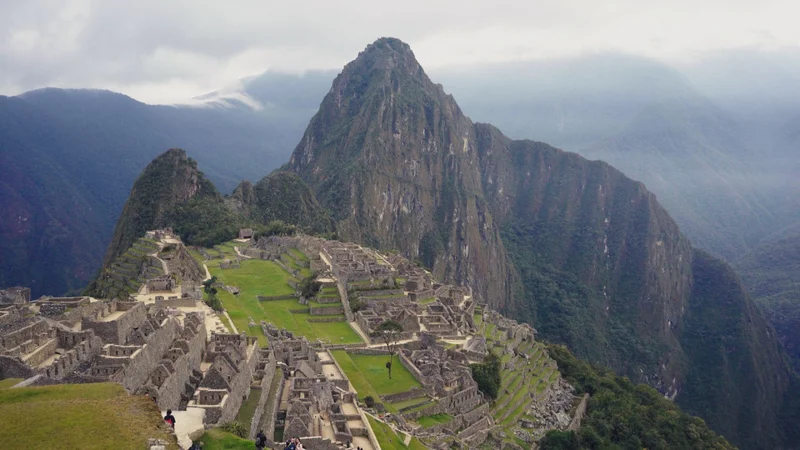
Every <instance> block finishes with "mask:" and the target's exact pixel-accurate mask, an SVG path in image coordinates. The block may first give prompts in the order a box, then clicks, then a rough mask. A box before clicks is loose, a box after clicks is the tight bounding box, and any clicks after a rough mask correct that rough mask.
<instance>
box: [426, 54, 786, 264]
mask: <svg viewBox="0 0 800 450" xmlns="http://www.w3.org/2000/svg"><path fill="white" fill-rule="evenodd" d="M709 65H710V66H714V65H715V64H714V63H709ZM705 69H707V68H706V67H705V66H704V65H703V64H698V67H697V70H696V71H693V72H692V74H694V75H696V74H697V72H702V71H703V70H705ZM710 69H713V67H711V68H710ZM768 71H769V70H768ZM441 72H442V73H441V75H442V78H441V79H443V80H445V81H446V85H447V86H448V88H449V89H451V90H452V92H453V94H454V95H456V96H457V97H458V98H459V103H460V104H461V106H462V107H463V108H465V110H467V111H469V112H470V115H471V116H472V117H473V118H476V119H479V120H481V121H488V122H491V123H492V124H494V125H496V126H498V127H500V128H501V129H502V130H503V131H504V132H506V133H507V134H508V135H509V136H511V137H514V138H520V139H521V138H530V139H537V140H543V141H545V142H548V143H550V144H552V145H555V146H557V147H559V148H564V149H567V150H570V151H575V152H578V153H580V154H581V155H583V156H584V157H586V158H589V159H601V160H603V161H607V162H609V163H610V164H612V165H614V167H616V168H618V169H620V170H622V171H623V172H625V174H627V175H628V176H630V177H632V178H634V179H637V180H641V181H642V182H644V183H645V184H646V185H647V186H648V189H650V190H651V191H652V192H653V193H655V194H656V195H658V198H659V201H660V202H661V203H662V204H663V205H664V207H666V208H667V210H668V211H669V212H670V215H671V216H672V217H673V218H674V219H675V221H676V222H677V223H678V224H679V225H680V227H681V229H682V230H683V232H684V233H685V234H686V235H687V236H688V237H689V238H690V239H691V240H692V242H693V243H694V244H695V245H697V246H699V247H701V248H704V249H707V250H709V251H711V252H713V253H715V254H717V255H721V256H723V257H725V258H726V259H728V260H729V261H732V260H734V259H735V258H736V257H738V256H739V255H740V254H741V253H742V252H743V251H746V250H747V249H748V248H750V247H751V246H752V245H754V244H756V243H757V242H758V240H759V239H760V238H762V237H763V236H765V235H766V234H768V233H770V232H772V231H775V230H777V229H779V228H781V227H783V226H785V225H786V224H785V223H783V222H781V221H780V218H779V215H780V214H779V212H780V209H781V208H782V207H783V206H782V205H783V204H782V203H781V202H778V201H776V200H777V198H778V197H779V196H780V191H781V189H782V187H781V184H785V182H786V181H787V180H790V179H791V178H792V177H790V176H788V172H787V174H785V175H784V174H783V171H779V172H776V171H775V170H774V169H773V166H765V165H764V164H763V162H765V160H768V159H772V158H773V155H772V154H770V153H768V150H769V145H768V144H766V143H765V140H764V139H763V136H764V134H765V133H762V132H758V133H756V131H757V130H756V128H763V126H762V123H761V122H762V119H761V118H756V117H753V116H752V115H750V114H749V112H750V110H751V109H753V108H752V105H751V104H744V102H742V101H739V102H736V103H728V102H725V103H723V105H724V106H726V107H727V108H725V109H724V108H722V107H720V106H718V105H717V104H715V103H714V102H712V101H710V100H709V99H708V98H706V97H705V96H704V94H705V93H706V92H710V93H712V94H714V93H716V92H717V90H718V89H719V88H717V89H716V90H715V89H714V88H712V86H709V83H704V84H703V85H702V86H703V88H704V90H702V91H698V90H697V89H696V88H695V87H694V86H693V85H692V82H691V81H690V80H689V79H688V78H687V77H686V76H684V75H683V74H682V73H680V72H678V71H677V70H675V69H674V68H671V67H668V66H666V65H664V64H662V63H659V62H656V61H651V60H648V59H645V58H641V57H633V56H625V55H618V54H613V53H607V54H597V55H584V56H580V57H575V58H564V59H556V60H545V61H540V62H523V63H505V64H494V65H488V66H485V67H480V68H470V69H467V70H459V71H457V72H456V71H447V70H442V71H441ZM711 78H712V79H713V81H717V82H721V83H724V82H725V81H727V79H729V78H731V77H730V76H722V75H721V74H718V75H717V76H715V77H711ZM693 79H697V77H694V78H693ZM747 87H748V88H750V85H747ZM739 88H740V89H738V90H737V91H736V92H742V91H747V89H744V85H740V86H739ZM729 90H732V89H729ZM773 90H774V89H773ZM714 98H716V99H719V98H720V97H719V96H715V97H714ZM779 104H782V102H779V101H777V99H772V100H768V101H766V102H764V105H762V106H768V109H771V108H773V107H777V105H779ZM733 105H736V106H741V108H734V107H733ZM762 109H764V108H762ZM737 113H743V114H737ZM777 116H778V115H777V114H776V115H774V116H771V117H772V119H775V118H776V117H777ZM773 125H774V124H773ZM756 135H758V136H756ZM765 156H768V157H767V158H765ZM776 194H777V195H776Z"/></svg>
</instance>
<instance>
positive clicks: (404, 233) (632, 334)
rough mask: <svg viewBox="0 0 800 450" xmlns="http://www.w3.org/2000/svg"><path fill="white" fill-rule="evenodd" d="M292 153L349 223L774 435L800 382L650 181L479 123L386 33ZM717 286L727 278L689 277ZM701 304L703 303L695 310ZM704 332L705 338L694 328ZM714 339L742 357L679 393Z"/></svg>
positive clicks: (728, 428) (565, 335)
mask: <svg viewBox="0 0 800 450" xmlns="http://www.w3.org/2000/svg"><path fill="white" fill-rule="evenodd" d="M288 168H289V169H290V170H292V171H294V172H296V173H298V174H299V175H300V176H301V177H302V178H303V179H304V180H306V181H307V182H308V183H309V184H310V185H311V187H312V189H313V190H314V191H315V192H316V194H317V196H318V198H319V200H320V202H321V203H322V205H323V206H325V207H327V208H329V209H330V210H331V211H333V213H334V218H335V219H336V221H337V229H338V232H339V234H340V235H341V236H343V237H344V238H345V239H348V240H355V241H360V242H362V243H366V244H369V245H372V246H378V247H380V248H384V249H392V248H393V249H398V250H400V251H401V252H402V253H403V254H405V255H406V256H408V257H410V258H412V259H418V260H420V261H421V262H422V263H423V264H425V265H427V266H429V267H431V268H432V269H433V271H434V273H435V274H436V275H437V277H439V278H441V279H444V280H445V281H456V282H460V283H466V284H469V285H471V286H472V287H473V288H474V289H475V291H476V293H477V294H478V295H479V296H480V298H482V299H483V300H484V301H486V302H488V303H489V305H490V306H492V307H495V308H499V309H502V310H504V311H506V312H509V313H510V314H512V316H514V317H521V318H525V319H526V320H528V321H530V322H532V323H533V324H534V325H535V326H536V327H537V328H538V329H539V330H540V332H541V334H542V336H543V337H544V338H546V339H550V340H554V341H557V342H563V343H566V344H568V345H570V346H571V347H572V348H573V349H574V351H576V353H577V354H578V355H579V356H581V357H584V358H588V359H590V360H592V361H595V362H600V363H603V364H606V365H609V366H610V367H612V368H613V369H615V370H616V371H617V372H618V373H623V374H626V375H628V376H629V377H631V378H632V379H633V380H634V381H637V382H639V381H646V382H648V383H650V384H651V385H653V386H657V387H659V388H660V389H661V390H662V392H664V393H667V394H668V395H671V396H675V395H676V396H677V401H678V402H679V403H681V404H683V405H686V406H687V407H690V408H694V410H697V411H702V413H703V414H704V417H705V418H706V419H707V420H711V419H712V418H713V417H715V415H718V416H719V417H724V419H721V420H720V421H718V422H716V423H717V424H718V426H719V429H723V430H725V432H727V433H728V435H727V437H728V438H730V439H731V440H732V441H734V442H736V443H738V444H741V445H743V446H746V447H748V448H769V447H776V446H779V445H780V441H779V431H778V427H779V422H780V421H781V418H779V417H777V416H776V414H774V413H772V412H771V411H777V410H778V409H779V408H780V406H781V403H782V402H783V401H784V398H785V396H786V395H789V394H791V395H793V393H792V391H791V390H790V389H788V384H789V381H790V380H791V378H790V373H789V369H788V367H787V366H786V364H785V362H784V361H783V359H782V354H781V353H780V352H779V351H778V349H777V343H776V342H775V341H774V339H772V338H770V337H769V336H767V334H768V333H770V332H771V330H770V329H769V327H768V326H767V325H765V324H764V323H763V321H760V317H758V316H757V313H755V312H753V310H752V304H751V303H750V300H749V298H748V297H747V295H746V294H745V293H744V292H743V291H742V288H741V286H739V285H738V284H737V283H735V282H727V281H726V282H725V283H723V282H722V281H720V282H719V283H716V282H715V280H717V279H718V277H721V278H725V277H727V276H728V272H726V271H729V270H730V269H729V268H727V266H725V265H724V264H723V263H719V262H714V263H713V264H712V263H710V262H707V261H706V260H705V259H702V258H703V257H701V256H697V255H695V254H694V253H693V251H692V249H691V246H690V244H689V241H688V240H687V239H686V238H685V237H684V236H683V235H682V234H681V233H680V231H679V230H678V227H677V225H676V224H675V223H674V222H673V221H672V219H671V218H670V217H669V215H668V214H667V213H666V211H665V210H664V209H663V208H662V207H661V206H660V205H659V203H658V202H657V201H656V199H655V196H653V195H652V194H651V193H649V192H648V191H647V190H646V189H645V188H644V186H643V185H642V184H641V183H637V182H635V181H632V180H630V179H628V178H627V177H625V176H624V175H622V174H621V173H620V172H619V171H617V170H616V169H614V168H612V167H610V166H608V165H607V164H605V163H601V162H590V161H587V160H585V159H583V158H581V157H579V156H577V155H575V154H569V153H565V152H562V151H560V150H557V149H554V148H552V147H549V146H548V145H546V144H541V143H535V142H530V141H512V140H510V139H508V138H506V137H505V136H503V135H502V134H501V133H500V132H499V131H498V130H496V129H494V128H492V127H491V126H488V125H481V124H477V125H475V124H473V123H472V122H471V121H470V120H469V119H468V118H467V117H465V116H464V115H463V114H462V112H461V110H460V108H459V107H458V105H457V104H456V103H455V101H454V100H453V98H452V96H449V95H447V94H445V93H444V90H443V89H442V87H441V86H437V85H434V84H433V83H432V82H431V81H430V80H429V79H428V77H427V76H426V75H425V73H424V71H423V70H422V68H421V67H420V66H419V64H418V63H417V62H416V60H415V58H414V55H413V53H412V52H411V50H410V48H409V47H408V46H407V45H406V44H404V43H402V42H400V41H398V40H396V39H390V38H386V39H380V40H378V41H376V42H375V43H374V44H371V45H370V46H368V47H367V48H366V50H364V51H363V52H362V53H361V54H359V57H358V58H357V59H356V60H354V61H353V62H351V63H349V64H348V65H347V66H345V68H344V70H343V71H342V73H341V74H340V75H339V76H338V77H337V78H336V80H334V83H333V86H332V88H331V90H330V92H329V93H328V95H327V96H326V97H325V99H324V100H323V102H322V104H321V106H320V110H319V112H318V113H317V114H316V115H315V116H314V118H313V119H312V120H311V123H310V124H309V126H308V128H307V130H306V133H305V135H304V136H303V138H302V140H301V142H300V143H299V145H298V146H297V148H296V149H295V151H294V153H293V155H292V158H291V159H290V162H289V165H288ZM695 259H697V261H695ZM709 261H710V260H709ZM703 283H706V284H703ZM709 284H710V285H713V286H717V285H719V286H721V288H722V291H721V292H719V293H717V292H715V291H714V290H713V289H705V290H701V291H699V292H698V291H697V286H707V285H709ZM715 302H716V303H718V304H721V303H726V302H727V303H728V304H730V305H733V306H732V307H731V311H733V312H734V313H733V316H734V319H735V323H736V324H737V326H736V327H734V328H733V329H730V330H728V329H727V328H725V325H726V322H725V321H726V320H727V319H726V316H724V315H723V316H720V317H716V316H714V315H713V314H712V312H713V308H709V309H708V310H706V309H704V308H706V307H708V306H709V305H713V304H715ZM698 310H701V311H710V312H709V313H708V314H707V315H706V316H704V317H703V320H697V317H698V314H692V313H691V312H694V311H698ZM687 311H689V312H690V315H689V316H687V317H688V319H687V317H685V314H687ZM753 317H755V319H754V318H753ZM723 329H724V330H725V332H726V333H725V334H721V333H722V330H723ZM698 335H701V336H702V335H707V337H708V339H706V340H702V339H691V338H689V337H687V336H698ZM717 339H721V340H722V341H724V342H728V341H731V342H737V343H739V344H740V345H738V346H737V350H738V351H739V352H740V353H739V356H740V358H741V360H742V361H746V363H743V364H737V363H736V362H724V363H722V364H719V365H718V366H715V368H716V373H717V374H718V375H719V377H721V378H722V380H724V382H723V385H724V386H725V388H724V389H721V390H716V389H709V390H708V393H707V394H706V395H705V396H695V397H692V396H684V395H683V394H682V387H683V385H684V383H687V382H688V383H695V384H694V385H693V386H705V383H710V382H711V381H710V380H708V379H700V381H698V378H696V377H695V374H696V372H694V371H693V370H694V368H695V367H700V365H699V364H700V362H699V361H698V358H703V357H705V356H707V355H709V354H711V355H717V354H718V349H719V341H717ZM689 342H691V345H692V346H693V348H692V349H691V351H688V350H687V349H686V345H688V343H689ZM726 390H730V391H727V392H726ZM731 392H734V393H735V395H733V396H731V395H730V393H731ZM729 397H730V398H732V399H728V398H729ZM695 402H698V403H695ZM708 405H710V406H708ZM706 406H708V407H706ZM721 408H724V409H725V411H722V410H720V409H721ZM730 411H733V414H732V415H730V416H726V415H725V414H723V413H724V412H730ZM751 414H759V418H760V419H759V420H751V419H753V416H751Z"/></svg>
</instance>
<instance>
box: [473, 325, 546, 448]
mask: <svg viewBox="0 0 800 450" xmlns="http://www.w3.org/2000/svg"><path fill="white" fill-rule="evenodd" d="M482 328H483V334H484V336H486V342H487V346H488V347H489V348H490V349H492V351H494V353H495V354H497V355H499V356H500V361H501V362H502V363H503V365H504V366H505V364H506V363H509V362H510V363H512V364H513V366H514V369H513V370H503V371H502V372H501V386H500V391H499V395H498V397H497V399H495V401H494V403H493V405H492V409H491V413H492V416H493V417H494V418H495V423H496V424H497V425H499V426H500V427H501V428H503V429H504V430H505V432H506V434H507V435H508V436H514V434H513V428H514V427H515V426H516V425H517V423H518V422H519V420H520V419H526V420H530V421H534V422H535V419H534V418H533V417H529V416H527V415H526V413H525V412H526V410H527V408H528V406H530V404H531V403H532V402H533V401H534V400H535V399H536V398H537V397H539V396H540V395H542V394H543V392H544V390H545V389H546V387H547V386H548V385H550V384H554V383H557V382H558V377H559V373H558V370H557V369H556V363H555V361H553V360H552V359H551V358H550V356H549V355H548V354H547V352H546V351H545V349H544V346H543V345H542V344H540V343H538V342H522V343H520V344H519V346H517V347H516V348H515V350H516V354H515V355H513V356H512V355H511V354H509V353H506V352H504V349H505V348H506V347H507V346H508V345H509V344H512V343H513V342H512V341H509V340H508V339H507V338H506V335H505V333H503V332H501V331H500V330H498V329H497V328H496V326H495V325H494V324H486V323H484V324H483V326H482ZM519 355H526V356H527V358H525V357H522V356H519ZM508 439H509V440H508V442H512V443H516V444H518V443H519V442H517V440H516V439H514V438H508Z"/></svg>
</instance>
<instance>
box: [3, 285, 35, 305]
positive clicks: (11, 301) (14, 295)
mask: <svg viewBox="0 0 800 450" xmlns="http://www.w3.org/2000/svg"><path fill="white" fill-rule="evenodd" d="M30 301H31V289H30V288H26V287H22V286H15V287H11V288H8V289H2V290H0V305H24V304H26V303H30Z"/></svg>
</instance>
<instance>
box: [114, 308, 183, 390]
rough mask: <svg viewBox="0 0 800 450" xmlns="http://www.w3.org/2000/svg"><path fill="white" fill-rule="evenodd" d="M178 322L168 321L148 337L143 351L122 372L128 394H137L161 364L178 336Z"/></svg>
mask: <svg viewBox="0 0 800 450" xmlns="http://www.w3.org/2000/svg"><path fill="white" fill-rule="evenodd" d="M179 325H180V324H178V321H177V320H175V319H166V320H164V322H163V323H162V324H161V326H160V327H159V328H158V329H157V330H156V331H154V332H153V333H152V334H150V336H148V337H147V343H146V344H145V345H144V347H142V350H141V351H140V352H138V353H136V354H135V355H134V357H133V358H132V359H131V361H130V362H129V363H128V365H126V366H125V368H124V369H122V371H121V375H120V376H121V380H120V382H121V383H122V386H123V387H125V389H127V390H128V392H135V391H136V389H137V388H139V387H140V386H142V385H143V384H145V383H146V382H147V380H148V378H150V374H151V373H152V372H153V369H155V368H156V366H157V365H158V364H159V363H160V362H161V359H162V356H163V355H164V353H166V351H167V350H169V348H170V347H171V346H172V342H173V341H174V340H175V337H176V336H177V335H178V326H179Z"/></svg>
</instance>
